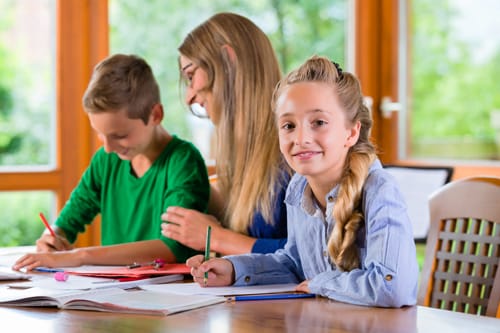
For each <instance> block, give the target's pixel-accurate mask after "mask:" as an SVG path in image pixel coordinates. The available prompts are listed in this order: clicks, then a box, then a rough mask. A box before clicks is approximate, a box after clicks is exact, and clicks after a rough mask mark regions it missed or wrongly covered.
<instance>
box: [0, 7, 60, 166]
mask: <svg viewBox="0 0 500 333" xmlns="http://www.w3.org/2000/svg"><path fill="white" fill-rule="evenodd" d="M0 12H1V13H2V14H1V15H0V73H2V75H0V166H2V169H3V168H8V167H9V166H17V167H16V170H19V166H20V165H26V166H40V165H43V166H48V165H50V166H53V165H54V161H55V158H54V155H55V152H54V147H55V121H54V115H55V112H54V110H55V81H54V77H55V70H54V68H55V67H54V59H55V46H54V45H55V36H56V34H55V0H37V1H33V0H17V1H1V2H0Z"/></svg>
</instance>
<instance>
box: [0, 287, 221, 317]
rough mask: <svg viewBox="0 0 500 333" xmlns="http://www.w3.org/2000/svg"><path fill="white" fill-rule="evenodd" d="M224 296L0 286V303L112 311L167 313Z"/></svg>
mask: <svg viewBox="0 0 500 333" xmlns="http://www.w3.org/2000/svg"><path fill="white" fill-rule="evenodd" d="M225 301H226V299H225V298H224V297H219V296H211V295H182V294H171V293H156V292H152V291H146V290H131V291H126V290H123V289H120V288H107V289H99V290H86V291H81V290H80V291H75V290H54V289H43V288H36V287H35V288H30V289H23V290H18V289H17V290H16V289H9V288H5V289H2V290H1V292H0V306H9V307H17V306H24V307H56V308H59V309H62V310H87V311H103V312H114V313H131V314H143V315H157V316H167V315H170V314H173V313H177V312H181V311H187V310H192V309H196V308H200V307H204V306H208V305H212V304H217V303H222V302H225Z"/></svg>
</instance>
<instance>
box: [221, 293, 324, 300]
mask: <svg viewBox="0 0 500 333" xmlns="http://www.w3.org/2000/svg"><path fill="white" fill-rule="evenodd" d="M313 297H316V295H315V294H269V295H240V296H232V297H228V301H265V300H273V299H294V298H313Z"/></svg>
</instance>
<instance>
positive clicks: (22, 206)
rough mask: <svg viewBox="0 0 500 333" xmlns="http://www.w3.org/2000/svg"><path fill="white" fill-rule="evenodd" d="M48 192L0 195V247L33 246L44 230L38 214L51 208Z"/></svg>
mask: <svg viewBox="0 0 500 333" xmlns="http://www.w3.org/2000/svg"><path fill="white" fill-rule="evenodd" d="M52 199H53V196H52V195H50V194H49V193H47V192H5V193H2V194H0V207H3V209H2V221H3V222H2V223H0V246H1V247H4V246H21V245H33V244H35V241H36V240H37V239H38V238H39V237H40V235H41V234H42V232H43V230H44V225H43V224H42V223H41V222H40V219H39V218H38V212H42V211H46V210H47V208H48V207H50V206H51V202H52Z"/></svg>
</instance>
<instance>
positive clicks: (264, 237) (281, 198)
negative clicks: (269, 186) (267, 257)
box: [248, 176, 290, 253]
mask: <svg viewBox="0 0 500 333" xmlns="http://www.w3.org/2000/svg"><path fill="white" fill-rule="evenodd" d="M289 180H290V177H289V176H285V179H284V180H282V181H280V182H279V183H278V185H277V188H276V189H277V197H276V201H275V203H274V208H273V210H272V212H273V221H274V222H273V223H268V222H266V220H265V219H264V217H263V216H262V214H261V213H260V212H256V213H255V215H254V218H253V220H252V223H251V224H250V225H249V226H248V235H249V236H251V237H254V238H257V240H256V241H255V243H254V245H253V247H252V253H273V252H275V251H276V250H278V249H282V248H283V247H284V246H285V244H286V240H287V227H286V224H287V223H286V220H287V216H286V205H285V194H286V188H287V185H288V181H289Z"/></svg>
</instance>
